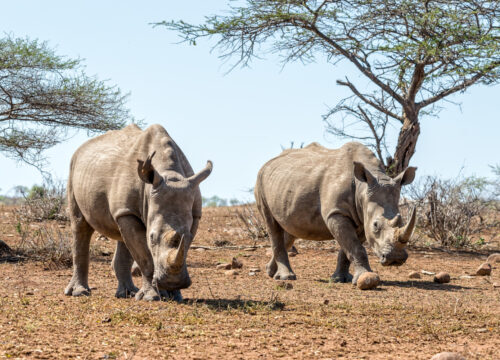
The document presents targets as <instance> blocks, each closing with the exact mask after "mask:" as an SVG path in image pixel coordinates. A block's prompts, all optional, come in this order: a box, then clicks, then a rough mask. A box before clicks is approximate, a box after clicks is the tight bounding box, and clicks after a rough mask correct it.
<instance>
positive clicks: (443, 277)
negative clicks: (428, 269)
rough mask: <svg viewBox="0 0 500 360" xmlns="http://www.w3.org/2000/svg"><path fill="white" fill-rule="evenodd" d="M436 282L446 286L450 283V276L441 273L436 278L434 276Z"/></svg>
mask: <svg viewBox="0 0 500 360" xmlns="http://www.w3.org/2000/svg"><path fill="white" fill-rule="evenodd" d="M434 282H435V283H438V284H446V283H449V282H450V274H448V273H446V272H444V271H441V272H440V273H438V274H437V275H436V276H434Z"/></svg>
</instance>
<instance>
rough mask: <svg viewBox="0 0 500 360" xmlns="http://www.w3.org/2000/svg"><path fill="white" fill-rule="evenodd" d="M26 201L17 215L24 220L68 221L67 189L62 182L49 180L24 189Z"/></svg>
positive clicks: (23, 193)
mask: <svg viewBox="0 0 500 360" xmlns="http://www.w3.org/2000/svg"><path fill="white" fill-rule="evenodd" d="M22 195H23V197H24V199H25V200H24V202H23V204H22V205H21V206H19V208H18V210H17V217H20V218H21V219H22V221H23V222H28V223H29V222H41V221H44V220H58V221H68V214H67V209H66V189H65V187H64V185H63V184H61V183H54V182H52V181H49V182H47V183H46V184H45V185H43V186H37V185H35V186H33V187H32V188H31V190H29V191H23V192H22Z"/></svg>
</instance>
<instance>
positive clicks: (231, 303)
mask: <svg viewBox="0 0 500 360" xmlns="http://www.w3.org/2000/svg"><path fill="white" fill-rule="evenodd" d="M183 302H184V303H185V304H188V305H192V306H197V305H205V306H207V307H208V308H210V309H212V310H215V311H229V310H241V311H243V312H248V313H252V312H255V311H258V310H283V309H284V307H285V303H283V302H281V301H278V300H271V301H260V300H241V299H184V301H183Z"/></svg>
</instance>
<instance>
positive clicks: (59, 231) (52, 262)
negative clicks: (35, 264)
mask: <svg viewBox="0 0 500 360" xmlns="http://www.w3.org/2000/svg"><path fill="white" fill-rule="evenodd" d="M20 220H21V219H19V218H18V223H17V226H16V228H17V231H18V233H19V234H20V235H21V241H20V243H19V245H18V246H17V249H16V250H17V252H18V253H20V254H22V255H24V256H25V257H26V258H28V259H31V260H35V261H40V262H42V263H43V264H44V266H45V267H47V268H50V269H58V268H64V267H70V266H71V265H72V263H73V257H72V249H71V243H72V242H71V234H70V233H69V232H68V231H67V230H65V229H64V228H61V227H60V226H61V225H59V224H57V223H56V222H42V223H38V224H33V223H23V222H20Z"/></svg>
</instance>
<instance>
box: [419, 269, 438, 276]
mask: <svg viewBox="0 0 500 360" xmlns="http://www.w3.org/2000/svg"><path fill="white" fill-rule="evenodd" d="M421 273H422V274H424V275H436V273H435V272H432V271H427V270H422V271H421Z"/></svg>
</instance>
